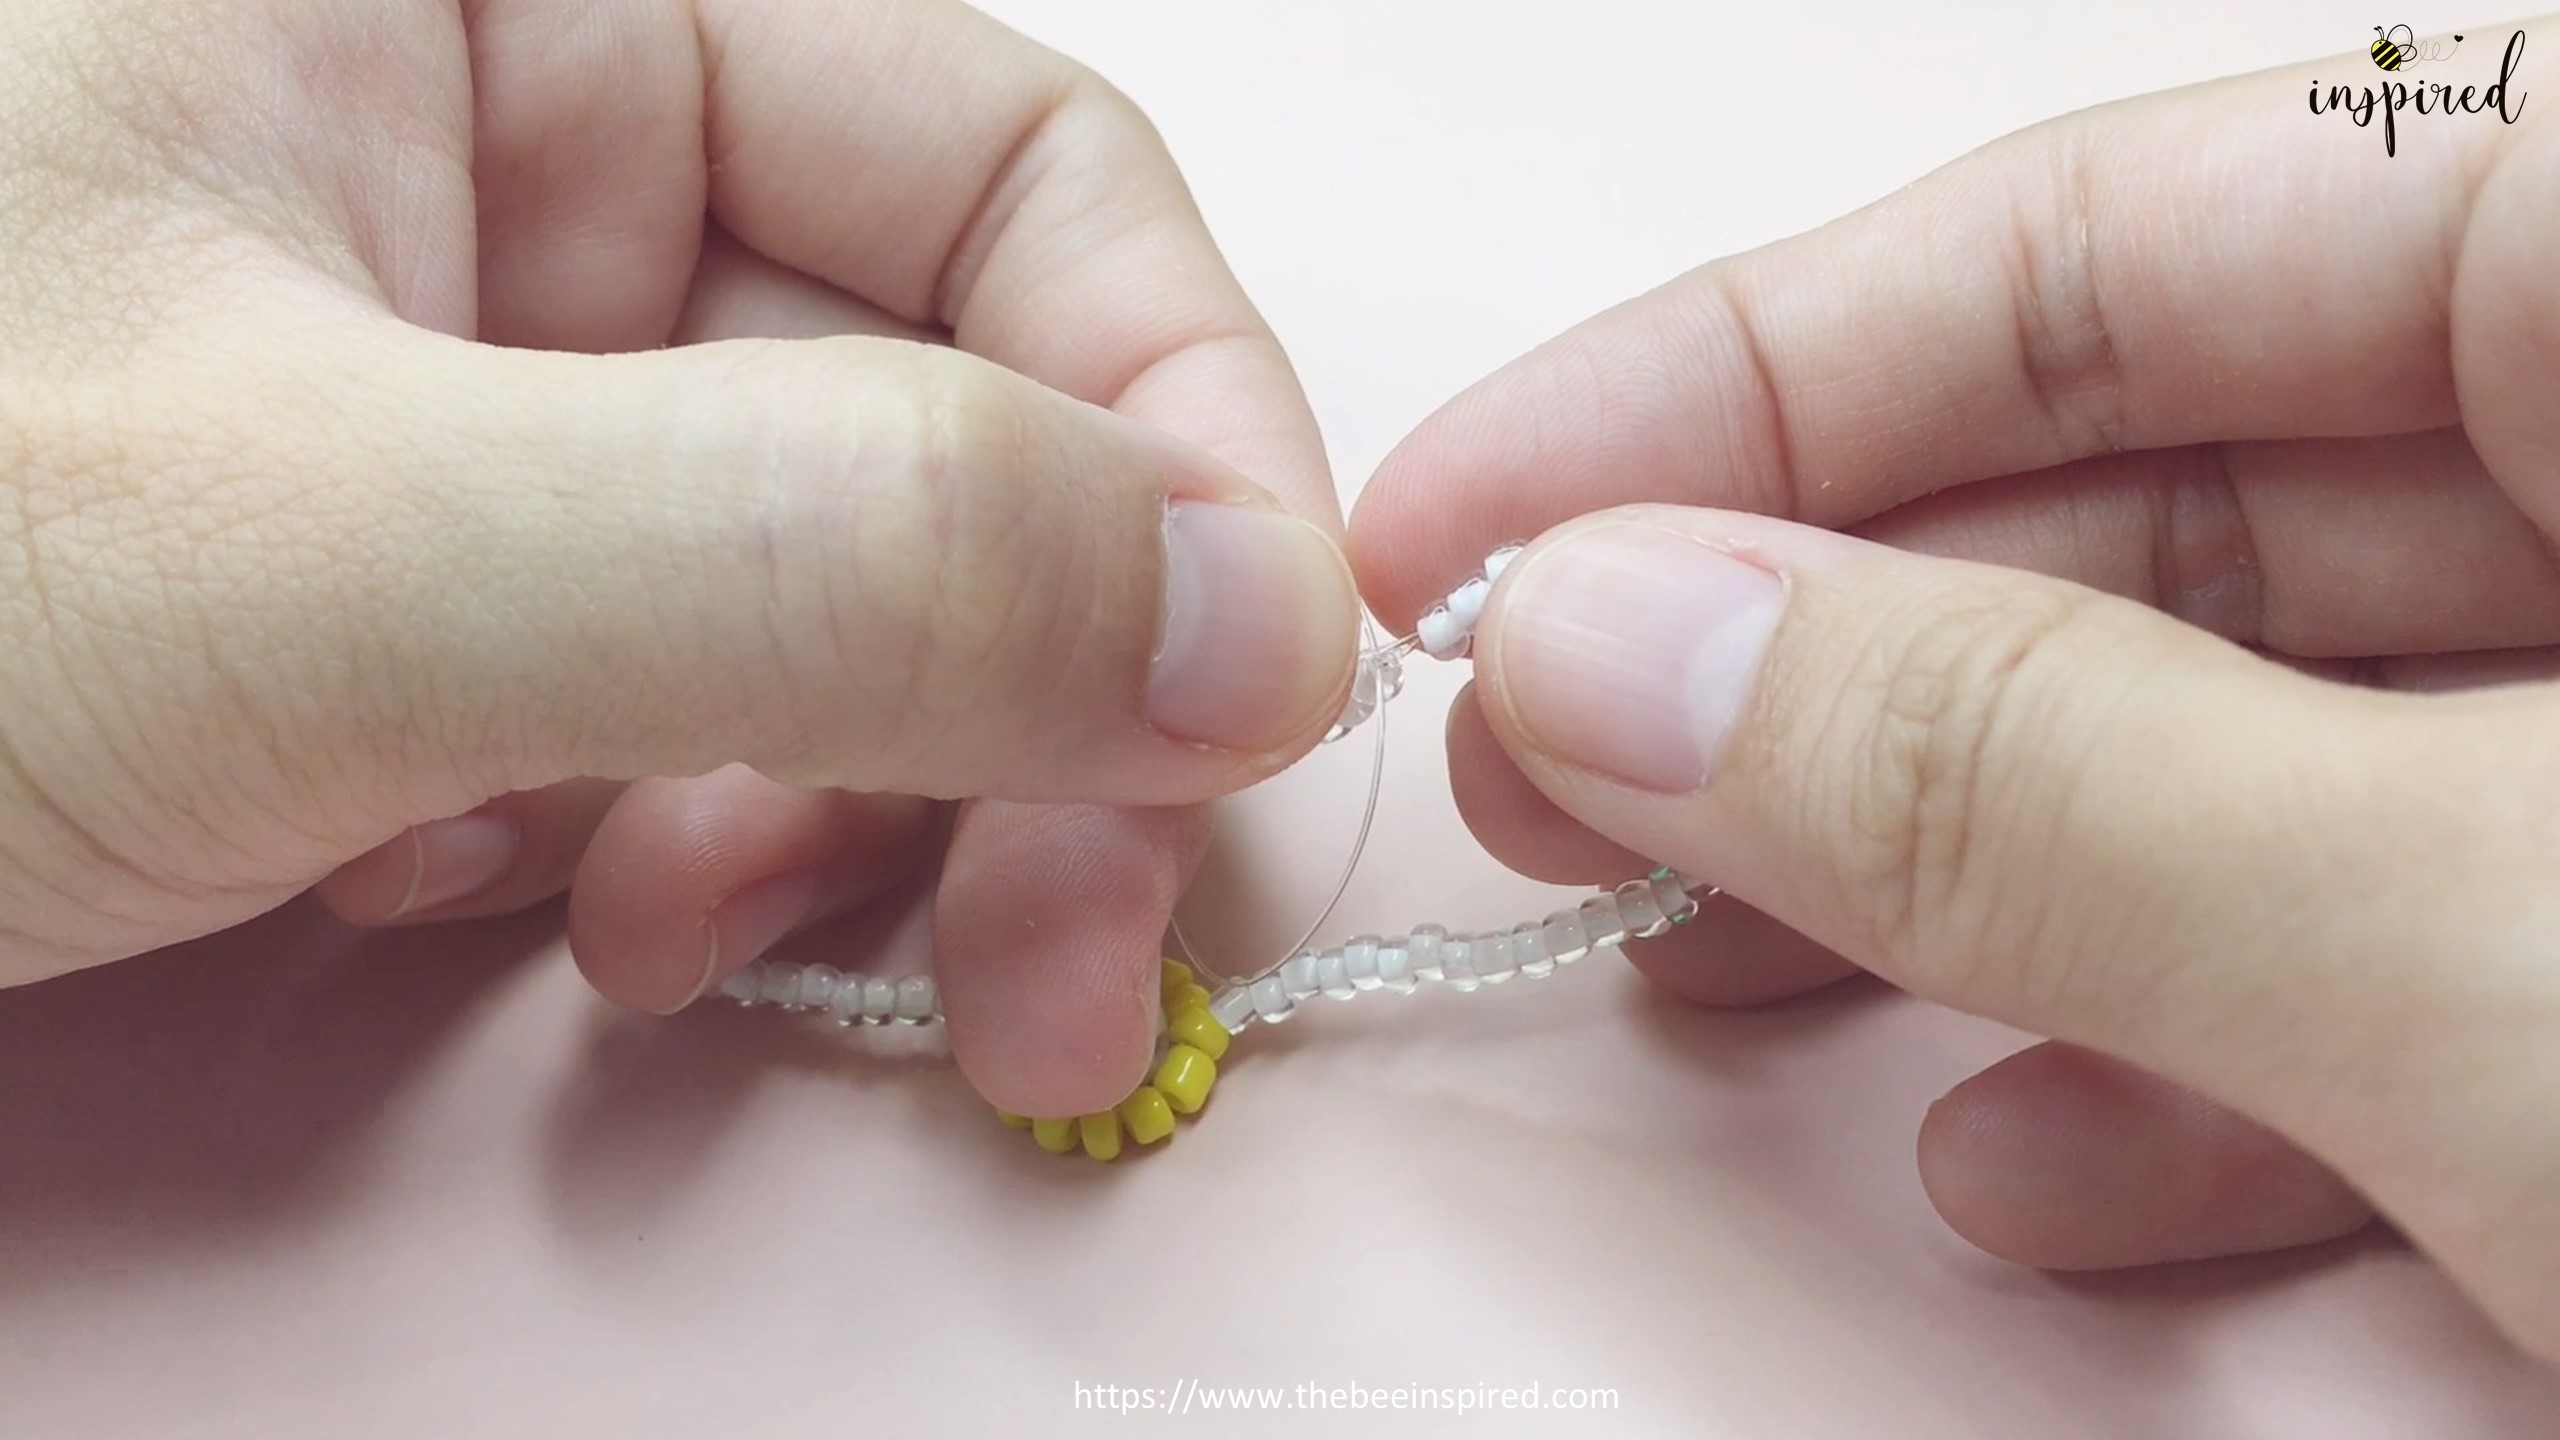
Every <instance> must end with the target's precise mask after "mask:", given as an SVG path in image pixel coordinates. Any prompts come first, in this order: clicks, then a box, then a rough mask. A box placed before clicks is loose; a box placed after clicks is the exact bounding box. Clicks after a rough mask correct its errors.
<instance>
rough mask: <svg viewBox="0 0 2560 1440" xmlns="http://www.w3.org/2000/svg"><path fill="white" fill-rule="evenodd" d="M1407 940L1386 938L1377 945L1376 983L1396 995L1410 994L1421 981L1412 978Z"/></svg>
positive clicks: (1410, 954)
mask: <svg viewBox="0 0 2560 1440" xmlns="http://www.w3.org/2000/svg"><path fill="white" fill-rule="evenodd" d="M1410 943H1411V942H1409V941H1404V940H1387V941H1382V942H1380V944H1379V946H1378V983H1379V984H1380V985H1383V986H1385V987H1386V988H1387V989H1389V990H1392V991H1394V992H1395V993H1397V994H1398V995H1410V994H1412V993H1413V991H1414V987H1415V986H1417V985H1419V984H1421V983H1422V982H1421V981H1419V980H1417V979H1415V978H1414V974H1413V952H1412V950H1411V949H1410V948H1409V946H1410Z"/></svg>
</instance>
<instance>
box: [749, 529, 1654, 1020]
mask: <svg viewBox="0 0 2560 1440" xmlns="http://www.w3.org/2000/svg"><path fill="white" fill-rule="evenodd" d="M1520 550H1521V547H1520V546H1518V545H1506V546H1504V547H1502V548H1501V549H1499V550H1496V551H1494V552H1493V553H1492V554H1491V555H1489V556H1486V557H1485V562H1484V568H1483V569H1482V570H1481V571H1479V572H1478V573H1477V574H1476V575H1475V576H1474V578H1472V579H1470V580H1468V581H1467V582H1466V583H1465V584H1463V585H1460V586H1459V587H1458V588H1457V589H1455V590H1452V591H1450V592H1449V594H1448V596H1447V597H1446V598H1445V599H1443V600H1441V601H1440V602H1439V603H1437V604H1435V605H1433V606H1432V607H1431V608H1430V609H1429V610H1427V611H1425V612H1424V613H1423V616H1422V619H1421V620H1420V621H1419V622H1418V623H1417V624H1416V626H1415V629H1414V639H1413V640H1412V641H1410V642H1402V643H1398V644H1396V645H1391V646H1387V647H1385V648H1383V649H1379V650H1374V651H1371V652H1369V653H1368V654H1365V655H1363V656H1362V657H1361V663H1360V671H1359V674H1358V675H1357V677H1355V679H1354V680H1353V682H1352V688H1351V698H1350V700H1349V702H1348V703H1346V704H1345V705H1344V707H1343V711H1342V716H1341V718H1340V719H1339V720H1337V721H1336V722H1335V723H1334V728H1333V733H1332V734H1331V735H1329V736H1327V737H1326V738H1327V739H1328V740H1334V739H1340V738H1341V737H1342V736H1344V735H1347V734H1349V733H1351V731H1353V730H1354V729H1356V728H1358V727H1359V725H1360V723H1361V722H1362V721H1364V720H1366V719H1368V718H1369V716H1370V715H1372V714H1374V713H1376V711H1377V708H1378V706H1380V705H1381V704H1384V703H1385V702H1386V701H1388V700H1391V699H1393V698H1394V697H1395V695H1396V693H1397V692H1398V691H1400V690H1401V689H1403V687H1404V667H1403V656H1404V653H1405V651H1406V649H1407V648H1409V647H1418V648H1420V649H1421V650H1422V651H1423V652H1424V653H1426V654H1428V655H1430V656H1431V657H1432V658H1433V659H1435V660H1454V659H1457V658H1458V657H1460V656H1462V655H1464V654H1466V653H1467V646H1468V645H1469V643H1470V642H1471V641H1472V640H1473V638H1474V635H1475V626H1476V620H1477V619H1478V617H1480V616H1482V615H1483V613H1484V602H1485V597H1487V596H1488V595H1490V594H1492V593H1493V582H1494V581H1496V580H1498V579H1500V578H1501V577H1502V572H1503V570H1504V569H1505V568H1507V567H1508V566H1509V565H1510V564H1511V562H1512V561H1513V560H1514V559H1517V558H1518V557H1519V554H1520ZM1704 888H1705V887H1704V886H1703V885H1702V883H1701V882H1699V881H1696V880H1693V879H1690V878H1689V877H1687V876H1685V875H1680V874H1676V873H1674V872H1672V871H1668V870H1657V871H1655V872H1654V873H1653V874H1652V875H1651V876H1648V877H1647V878H1645V879H1642V880H1630V881H1628V882H1626V883H1625V884H1623V885H1620V886H1619V887H1618V888H1617V889H1616V890H1614V891H1611V892H1608V893H1604V894H1600V895H1595V896H1593V897H1591V898H1590V899H1588V900H1585V901H1583V902H1582V903H1581V904H1580V905H1577V906H1575V907H1574V908H1572V909H1570V910H1558V911H1556V912H1555V913H1554V914H1551V915H1549V916H1548V917H1547V918H1546V919H1544V920H1532V921H1527V922H1524V923H1522V924H1519V925H1515V926H1513V927H1511V928H1510V929H1508V930H1496V931H1490V932H1487V933H1485V934H1481V935H1466V934H1460V935H1452V934H1450V933H1449V932H1448V931H1446V930H1444V929H1442V928H1441V927H1439V926H1437V925H1424V926H1419V927H1417V928H1415V929H1414V930H1412V931H1410V932H1408V933H1406V934H1404V935H1402V936H1398V937H1396V938H1393V939H1380V938H1379V937H1377V936H1375V935H1363V936H1360V937H1359V938H1357V939H1354V940H1352V941H1350V942H1349V943H1347V944H1343V945H1336V946H1332V947H1330V948H1328V949H1324V950H1310V951H1306V952H1304V953H1301V954H1298V955H1293V956H1291V957H1290V958H1289V959H1288V960H1287V961H1285V962H1283V963H1282V964H1281V966H1280V968H1279V969H1277V970H1274V971H1273V972H1271V973H1270V974H1268V975H1265V976H1263V977H1262V978H1261V979H1259V980H1254V981H1251V982H1249V983H1247V984H1242V985H1230V986H1228V987H1226V988H1225V989H1224V990H1221V991H1220V992H1219V993H1218V994H1217V995H1216V996H1215V997H1214V998H1213V999H1212V1000H1211V1002H1210V1007H1209V1008H1210V1013H1211V1014H1212V1015H1214V1016H1216V1017H1217V1020H1218V1023H1219V1024H1221V1025H1223V1026H1225V1027H1226V1028H1227V1029H1228V1030H1229V1031H1230V1032H1233V1031H1238V1030H1242V1029H1243V1028H1244V1027H1245V1026H1247V1025H1250V1024H1252V1023H1253V1022H1254V1021H1256V1020H1260V1021H1262V1022H1263V1023H1264V1024H1278V1023H1279V1022H1280V1021H1283V1020H1286V1019H1287V1018H1289V1016H1290V1014H1291V1013H1292V1012H1293V1011H1295V1010H1296V1009H1297V1007H1298V1006H1299V1004H1301V1003H1302V1002H1304V1001H1307V1000H1312V999H1314V998H1315V997H1317V996H1319V995H1322V996H1325V997H1327V998H1330V999H1335V1000H1349V999H1351V998H1353V997H1354V996H1357V995H1360V994H1364V993H1366V992H1368V991H1371V990H1388V991H1392V992H1394V993H1396V994H1399V995H1409V994H1411V993H1413V992H1414V991H1415V990H1416V989H1419V988H1420V987H1421V986H1423V985H1425V984H1431V983H1438V984H1445V985H1447V986H1449V987H1450V988H1451V989H1454V990H1460V991H1466V990H1473V989H1475V988H1476V987H1478V986H1479V985H1499V984H1501V983H1503V982H1504V981H1506V980H1509V979H1510V978H1511V977H1512V976H1514V975H1525V976H1527V977H1529V978H1530V979H1533V980H1539V979H1544V978H1546V977H1547V976H1549V975H1552V974H1554V973H1555V971H1556V967H1557V966H1559V965H1570V964H1572V963H1573V962H1575V961H1577V960H1579V959H1581V958H1582V957H1584V956H1585V955H1588V954H1590V953H1591V952H1593V951H1595V950H1606V949H1613V948H1615V947H1617V946H1620V945H1623V944H1625V943H1626V942H1627V941H1629V940H1648V939H1651V938H1653V937H1654V936H1656V935H1660V934H1661V933H1663V932H1664V931H1666V930H1668V929H1670V928H1671V927H1672V926H1674V925H1677V924H1681V923H1683V922H1684V921H1686V920H1688V919H1689V918H1690V917H1691V916H1693V915H1695V914H1696V913H1697V911H1698V896H1697V894H1696V893H1694V892H1698V891H1700V890H1702V889H1704ZM720 993H721V994H723V995H725V996H727V997H728V998H730V999H732V1000H735V1001H737V1002H738V1003H739V1004H741V1005H747V1006H769V1007H773V1008H776V1009H782V1010H794V1011H804V1012H805V1011H824V1012H826V1013H827V1014H828V1015H830V1016H832V1017H833V1018H834V1020H835V1022H836V1023H837V1024H839V1025H892V1024H895V1025H923V1024H927V1023H929V1022H931V1021H935V1020H939V1019H941V1018H942V1000H941V996H940V995H939V994H938V993H937V992H936V991H935V989H934V984H933V981H932V980H930V979H928V978H926V977H925V976H922V975H910V976H907V977H905V978H904V979H898V980H892V979H890V978H888V977H886V976H880V975H871V976H865V975H862V974H859V973H855V972H849V971H839V970H837V969H836V968H835V967H833V966H830V965H798V964H792V963H789V962H786V961H778V960H759V961H756V962H754V963H752V964H749V965H747V966H745V967H743V968H742V969H740V970H739V971H737V973H735V974H733V975H731V976H730V977H729V978H728V979H727V980H726V981H723V982H722V983H721V986H720Z"/></svg>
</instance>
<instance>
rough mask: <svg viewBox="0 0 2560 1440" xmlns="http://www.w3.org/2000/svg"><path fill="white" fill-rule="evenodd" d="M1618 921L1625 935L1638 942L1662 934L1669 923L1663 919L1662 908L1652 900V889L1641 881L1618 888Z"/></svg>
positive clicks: (1629, 882)
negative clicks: (1624, 929)
mask: <svg viewBox="0 0 2560 1440" xmlns="http://www.w3.org/2000/svg"><path fill="white" fill-rule="evenodd" d="M1618 919H1619V922H1620V923H1621V924H1623V925H1625V926H1626V927H1627V933H1628V934H1629V935H1631V936H1633V937H1635V938H1636V939H1638V940H1650V939H1652V938H1653V937H1654V936H1656V935H1659V934H1661V933H1662V928H1663V927H1664V926H1665V925H1668V924H1670V923H1671V922H1670V921H1669V920H1667V919H1665V918H1664V917H1663V914H1662V906H1661V905H1660V904H1658V903H1656V902H1655V900H1654V898H1653V887H1652V886H1651V885H1649V884H1647V883H1645V882H1644V881H1642V880H1630V881H1628V882H1627V883H1626V884H1624V885H1621V886H1619V887H1618Z"/></svg>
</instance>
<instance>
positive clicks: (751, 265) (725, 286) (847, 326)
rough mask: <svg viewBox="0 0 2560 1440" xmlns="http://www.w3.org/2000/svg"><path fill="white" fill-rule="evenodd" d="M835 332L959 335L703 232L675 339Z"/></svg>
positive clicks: (926, 339)
mask: <svg viewBox="0 0 2560 1440" xmlns="http://www.w3.org/2000/svg"><path fill="white" fill-rule="evenodd" d="M829 335H882V336H887V337H889V338H891V339H898V340H913V341H915V342H917V343H919V344H933V343H945V344H947V343H949V341H950V339H951V337H950V336H949V335H947V334H944V333H942V332H940V331H937V330H935V329H934V328H933V327H931V326H928V325H919V324H916V323H915V322H913V321H911V320H906V319H902V318H901V317H899V316H896V315H892V314H890V313H889V312H888V311H886V310H883V309H881V308H880V307H879V306H877V305H874V304H872V303H871V302H870V301H868V300H865V299H862V298H861V297H859V296H856V295H849V294H847V293H845V292H844V291H842V290H839V289H837V288H836V287H835V286H833V285H830V284H828V283H827V282H825V281H824V280H820V279H818V278H817V277H816V276H814V275H803V274H801V273H800V272H799V271H797V270H794V269H792V268H791V267H789V266H787V265H784V264H782V263H781V262H779V261H776V260H770V259H767V258H766V257H764V256H762V255H759V254H757V253H756V252H754V251H753V250H750V249H748V248H747V247H746V246H744V245H741V244H739V243H738V242H737V240H736V239H735V238H734V237H732V236H731V235H730V234H729V232H727V231H726V230H723V229H721V228H720V227H718V226H716V225H715V226H712V227H711V229H710V231H709V233H707V234H706V235H704V236H703V241H702V258H701V260H700V261H699V262H698V263H697V264H696V265H695V266H694V271H693V288H692V289H691V290H690V291H688V292H687V293H686V295H685V298H684V310H683V312H682V313H681V314H680V315H678V316H677V317H676V323H675V329H674V332H673V334H671V335H670V336H669V338H668V342H667V343H669V344H671V345H699V344H702V343H704V342H706V341H712V340H810V339H818V338H822V337H825V336H829Z"/></svg>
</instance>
